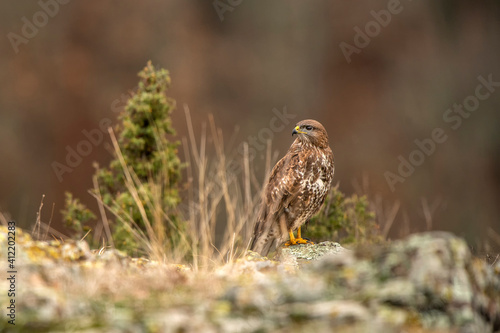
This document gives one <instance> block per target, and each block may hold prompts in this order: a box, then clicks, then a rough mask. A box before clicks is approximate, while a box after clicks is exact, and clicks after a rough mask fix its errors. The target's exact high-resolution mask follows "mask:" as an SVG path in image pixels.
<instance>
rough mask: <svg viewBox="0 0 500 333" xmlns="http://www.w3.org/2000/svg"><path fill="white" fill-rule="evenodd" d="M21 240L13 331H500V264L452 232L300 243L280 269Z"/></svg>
mask: <svg viewBox="0 0 500 333" xmlns="http://www.w3.org/2000/svg"><path fill="white" fill-rule="evenodd" d="M17 235H18V237H17V252H16V255H17V259H16V265H17V267H16V268H17V272H18V273H17V276H16V279H17V280H16V296H15V301H16V310H17V313H16V325H15V326H12V325H10V324H8V323H7V321H6V320H3V321H1V322H0V329H3V330H8V331H13V332H16V331H17V332H26V331H37V332H44V331H45V332H57V331H59V332H66V331H83V332H85V331H86V332H179V331H183V332H200V331H202V332H275V331H279V332H285V331H286V332H303V331H309V332H331V331H335V332H403V331H406V332H495V331H499V330H500V264H499V263H496V264H495V266H493V267H492V266H489V265H488V264H486V263H485V262H484V261H482V260H479V259H476V258H474V257H472V256H471V254H470V252H469V250H468V247H467V244H466V243H465V242H464V241H463V240H461V239H459V238H457V237H455V236H453V235H451V234H447V233H425V234H416V235H413V236H410V237H409V238H407V239H405V240H400V241H395V242H392V243H388V244H385V245H383V246H378V247H369V248H361V249H358V250H346V249H343V248H342V247H341V246H340V245H338V244H337V243H333V242H325V243H319V244H315V245H300V246H295V247H289V248H286V249H283V250H282V253H281V257H280V260H279V261H278V260H269V259H267V258H265V257H262V256H260V255H258V254H257V253H254V252H248V253H247V254H246V255H245V256H243V257H241V258H239V259H237V260H235V261H234V262H232V263H228V264H226V265H223V266H220V267H218V268H216V269H215V270H213V271H203V272H196V271H193V270H191V269H190V268H189V267H186V266H183V265H171V264H170V265H169V264H164V263H159V262H155V261H151V260H148V259H144V258H130V257H128V256H126V255H125V254H124V253H122V252H120V251H116V250H113V249H108V250H105V251H104V250H102V251H91V250H89V249H88V246H87V245H86V243H84V242H71V241H67V242H56V241H51V242H48V243H47V242H38V241H33V240H32V239H31V238H30V237H29V235H27V234H25V233H22V232H21V231H20V230H18V233H17ZM6 239H7V238H6V230H5V228H1V227H0V240H1V241H5V240H6ZM0 259H1V260H2V261H3V262H6V257H5V253H2V254H0ZM8 283H9V281H7V280H1V281H0V288H2V290H7V289H8V288H9V286H8ZM0 302H1V304H2V306H3V304H7V303H8V302H9V298H8V297H7V295H6V293H5V292H0Z"/></svg>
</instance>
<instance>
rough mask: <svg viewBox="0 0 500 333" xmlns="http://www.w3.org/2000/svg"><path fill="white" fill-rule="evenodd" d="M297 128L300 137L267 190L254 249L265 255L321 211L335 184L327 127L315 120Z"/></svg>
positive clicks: (280, 164) (277, 170)
mask: <svg viewBox="0 0 500 333" xmlns="http://www.w3.org/2000/svg"><path fill="white" fill-rule="evenodd" d="M297 126H298V127H296V130H294V133H295V134H298V137H297V138H296V139H295V141H294V142H293V144H292V145H291V146H290V149H289V150H288V152H287V153H286V155H285V156H284V157H283V158H282V159H281V160H279V161H278V163H276V165H275V166H274V168H273V170H272V171H271V174H270V176H269V181H268V183H267V185H266V187H265V190H264V196H263V199H262V207H261V209H260V213H259V216H258V219H257V222H256V224H255V229H254V236H253V240H252V243H251V246H250V249H251V250H252V251H255V252H258V253H260V254H262V255H267V254H268V253H269V251H270V250H271V249H273V248H275V247H277V246H278V245H280V244H281V243H282V242H283V241H284V240H285V239H286V237H287V236H288V232H289V231H290V230H291V231H295V230H297V229H298V228H299V227H300V226H301V225H303V224H304V223H305V222H307V221H308V220H309V219H310V218H311V217H312V216H313V215H314V214H316V213H317V212H318V210H319V209H320V207H321V205H322V204H323V202H324V201H325V197H326V195H327V193H328V191H329V190H330V186H331V184H332V179H333V173H334V161H333V153H332V150H331V149H330V146H329V144H328V134H327V133H326V130H325V128H324V127H323V126H322V125H321V124H320V123H319V122H317V121H315V120H311V119H308V120H303V121H300V122H299V123H297ZM297 129H299V130H298V131H297Z"/></svg>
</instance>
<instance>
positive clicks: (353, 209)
mask: <svg viewBox="0 0 500 333" xmlns="http://www.w3.org/2000/svg"><path fill="white" fill-rule="evenodd" d="M307 236H308V237H311V239H313V240H315V241H324V240H335V241H337V242H339V243H341V244H342V245H344V244H349V243H355V244H364V243H380V242H381V241H382V240H383V237H382V235H381V234H380V228H379V226H378V224H377V222H376V220H375V213H374V212H373V211H371V210H370V208H369V203H368V200H367V198H366V196H361V197H359V196H358V195H356V194H353V195H352V196H350V197H346V196H345V194H343V193H342V192H340V191H339V189H338V185H337V186H335V187H333V188H332V189H331V191H330V193H329V194H328V196H327V198H326V200H325V204H324V205H323V207H322V208H321V210H320V212H319V213H318V214H317V215H316V216H314V217H313V218H312V219H311V221H310V223H309V226H308V227H307Z"/></svg>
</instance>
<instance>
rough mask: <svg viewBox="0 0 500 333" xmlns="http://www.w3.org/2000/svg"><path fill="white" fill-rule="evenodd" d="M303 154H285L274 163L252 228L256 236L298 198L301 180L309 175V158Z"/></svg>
mask: <svg viewBox="0 0 500 333" xmlns="http://www.w3.org/2000/svg"><path fill="white" fill-rule="evenodd" d="M302 155H303V154H299V153H295V154H287V155H285V156H284V157H283V158H282V159H281V160H279V161H278V163H276V165H275V166H274V168H273V170H272V171H271V175H270V176H269V181H268V184H267V186H266V189H265V193H264V198H263V204H262V207H261V210H260V213H259V217H258V221H257V224H256V225H255V229H254V238H258V236H259V235H261V234H262V233H263V232H264V231H265V230H266V229H267V230H268V229H270V228H271V227H272V226H271V224H273V223H277V222H278V219H279V218H280V216H281V215H282V214H283V211H284V209H285V208H287V207H289V206H292V205H294V204H295V202H297V201H298V200H299V199H300V195H301V193H302V185H303V184H302V181H303V179H304V178H308V177H309V173H310V172H311V168H309V167H308V164H310V162H311V159H310V158H309V156H302Z"/></svg>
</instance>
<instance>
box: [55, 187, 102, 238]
mask: <svg viewBox="0 0 500 333" xmlns="http://www.w3.org/2000/svg"><path fill="white" fill-rule="evenodd" d="M64 195H65V202H64V207H65V209H63V210H62V211H61V213H62V215H63V221H64V222H65V223H66V226H67V227H69V228H71V229H73V230H75V231H76V234H75V237H76V238H78V239H81V238H82V237H83V236H84V235H85V234H86V233H87V232H88V231H89V230H90V228H89V227H88V226H86V225H85V224H86V223H87V222H88V221H90V220H93V219H95V218H96V217H95V215H94V213H92V212H91V211H90V210H89V209H88V208H87V207H85V205H84V204H82V203H81V202H80V200H79V199H77V198H73V195H72V194H71V193H69V192H66V193H64Z"/></svg>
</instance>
